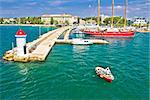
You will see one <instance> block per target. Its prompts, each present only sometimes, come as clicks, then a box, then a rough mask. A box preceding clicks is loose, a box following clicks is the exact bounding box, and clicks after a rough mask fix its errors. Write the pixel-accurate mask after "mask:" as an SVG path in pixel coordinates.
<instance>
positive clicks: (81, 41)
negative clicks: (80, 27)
mask: <svg viewBox="0 0 150 100" xmlns="http://www.w3.org/2000/svg"><path fill="white" fill-rule="evenodd" d="M72 44H77V45H89V44H93V42H92V41H90V40H86V39H72Z"/></svg>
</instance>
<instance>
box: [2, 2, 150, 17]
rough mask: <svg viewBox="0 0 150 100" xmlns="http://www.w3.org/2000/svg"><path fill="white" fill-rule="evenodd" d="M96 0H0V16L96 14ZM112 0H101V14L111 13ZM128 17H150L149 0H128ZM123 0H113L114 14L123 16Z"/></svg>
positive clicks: (82, 15)
mask: <svg viewBox="0 0 150 100" xmlns="http://www.w3.org/2000/svg"><path fill="white" fill-rule="evenodd" d="M97 1H98V0H0V17H8V18H10V17H27V16H41V15H43V14H63V13H69V14H72V15H76V16H80V17H89V16H96V15H97ZM111 2H112V0H101V14H105V15H111ZM128 4H129V6H128V10H127V16H128V18H133V17H145V18H150V13H149V12H150V0H128ZM124 6H125V0H115V7H114V8H115V15H116V16H123V13H124Z"/></svg>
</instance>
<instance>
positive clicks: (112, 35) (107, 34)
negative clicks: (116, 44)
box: [84, 31, 135, 37]
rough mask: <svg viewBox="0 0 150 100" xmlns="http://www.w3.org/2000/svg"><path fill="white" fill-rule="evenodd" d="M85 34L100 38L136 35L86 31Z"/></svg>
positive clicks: (128, 32) (132, 35)
mask: <svg viewBox="0 0 150 100" xmlns="http://www.w3.org/2000/svg"><path fill="white" fill-rule="evenodd" d="M84 32H85V33H86V34H88V35H92V36H100V37H134V35H135V33H134V32H133V31H123V32H120V31H118V32H113V31H112V32H104V31H84Z"/></svg>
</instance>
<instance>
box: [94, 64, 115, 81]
mask: <svg viewBox="0 0 150 100" xmlns="http://www.w3.org/2000/svg"><path fill="white" fill-rule="evenodd" d="M95 71H96V74H97V75H98V76H99V77H100V78H102V79H105V80H106V81H107V82H112V81H113V80H114V76H113V75H112V73H111V71H110V69H109V67H107V68H103V67H96V68H95Z"/></svg>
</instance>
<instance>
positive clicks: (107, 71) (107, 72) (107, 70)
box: [105, 67, 111, 75]
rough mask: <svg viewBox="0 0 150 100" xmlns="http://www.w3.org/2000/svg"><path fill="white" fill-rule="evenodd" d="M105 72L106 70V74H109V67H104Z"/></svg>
mask: <svg viewBox="0 0 150 100" xmlns="http://www.w3.org/2000/svg"><path fill="white" fill-rule="evenodd" d="M105 72H106V74H107V75H109V74H111V72H110V69H109V67H107V68H106V69H105Z"/></svg>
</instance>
